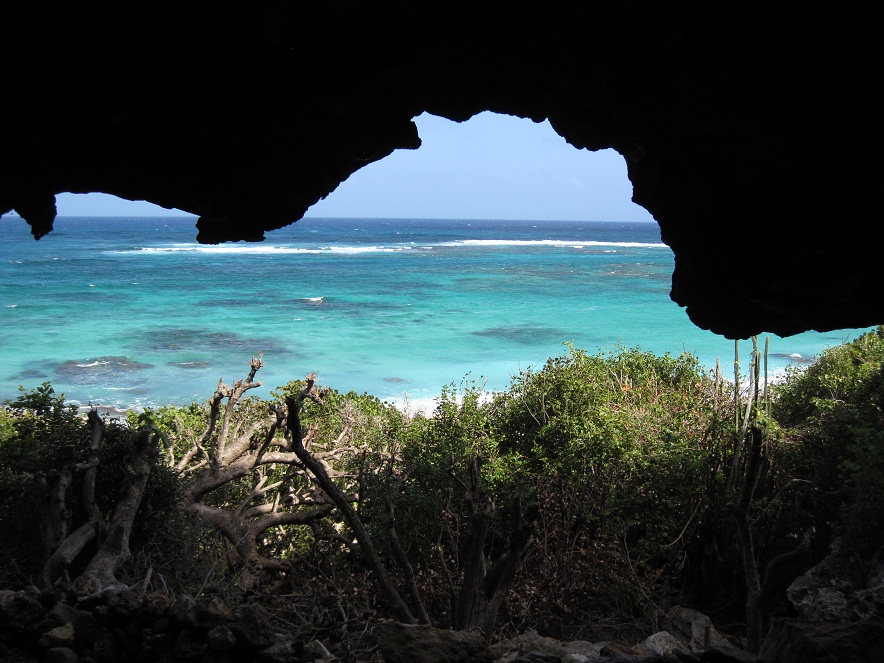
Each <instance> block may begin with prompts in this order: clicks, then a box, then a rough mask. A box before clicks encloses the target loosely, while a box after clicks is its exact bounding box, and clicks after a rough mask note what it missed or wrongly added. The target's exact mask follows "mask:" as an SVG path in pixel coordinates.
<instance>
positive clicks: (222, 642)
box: [206, 626, 236, 651]
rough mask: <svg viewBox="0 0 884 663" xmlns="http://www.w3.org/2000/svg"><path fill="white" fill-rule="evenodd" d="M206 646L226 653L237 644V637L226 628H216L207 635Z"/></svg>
mask: <svg viewBox="0 0 884 663" xmlns="http://www.w3.org/2000/svg"><path fill="white" fill-rule="evenodd" d="M206 644H207V645H209V647H210V648H211V649H215V650H218V651H226V650H228V649H230V648H231V647H233V646H234V645H235V644H236V636H235V635H233V631H231V630H230V629H229V628H227V627H226V626H216V627H215V628H213V629H212V630H210V631H209V632H208V633H206Z"/></svg>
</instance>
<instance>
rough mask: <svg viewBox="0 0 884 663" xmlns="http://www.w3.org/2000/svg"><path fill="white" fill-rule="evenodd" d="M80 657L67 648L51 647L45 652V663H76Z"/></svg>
mask: <svg viewBox="0 0 884 663" xmlns="http://www.w3.org/2000/svg"><path fill="white" fill-rule="evenodd" d="M79 660H80V657H79V656H77V653H76V652H75V651H74V650H73V649H70V648H69V647H53V648H52V649H50V650H49V651H47V652H46V663H77V661H79Z"/></svg>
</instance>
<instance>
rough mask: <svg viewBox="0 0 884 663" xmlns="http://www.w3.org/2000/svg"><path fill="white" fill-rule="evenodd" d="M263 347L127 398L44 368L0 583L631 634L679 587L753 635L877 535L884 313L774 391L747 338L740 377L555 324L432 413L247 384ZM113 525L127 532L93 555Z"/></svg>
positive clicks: (3, 424) (2, 488)
mask: <svg viewBox="0 0 884 663" xmlns="http://www.w3.org/2000/svg"><path fill="white" fill-rule="evenodd" d="M260 366H261V362H260V360H253V363H252V371H251V372H250V374H249V376H248V377H247V378H246V380H244V381H241V382H238V383H237V384H235V385H233V387H228V386H227V385H223V384H219V387H218V390H217V392H216V394H215V396H214V397H213V399H212V400H211V401H210V402H209V403H207V404H205V405H199V404H193V405H190V406H187V407H165V408H161V409H158V410H155V411H148V412H144V413H140V414H131V415H130V416H129V418H128V420H127V421H106V422H101V421H100V420H98V417H96V416H94V415H92V416H90V417H89V418H85V417H82V416H80V415H78V414H77V412H76V410H75V409H74V408H71V407H69V406H66V405H64V400H63V396H62V395H60V394H56V393H55V392H54V391H53V390H52V388H51V386H49V385H48V384H47V385H43V386H42V387H40V388H38V389H37V390H35V391H33V392H24V391H23V392H22V394H21V395H20V397H19V398H18V399H16V400H15V401H11V402H7V403H6V405H5V408H3V409H2V410H0V569H2V571H0V574H2V575H0V588H16V587H21V586H24V585H27V584H32V583H37V584H43V585H44V586H56V587H70V586H73V587H75V588H77V589H78V591H81V592H88V591H90V588H91V590H94V591H97V590H98V589H106V588H107V587H108V586H109V584H110V585H113V584H114V583H115V582H118V583H119V585H120V586H126V585H134V584H140V585H143V586H144V587H146V588H147V587H150V588H153V589H157V590H162V591H168V592H173V593H176V594H190V595H196V594H200V593H202V594H207V593H216V594H224V595H227V596H228V597H231V598H234V597H236V596H238V595H240V594H241V593H242V592H248V593H249V594H250V595H252V596H254V595H256V594H259V595H262V596H266V597H267V600H268V601H272V600H274V599H273V597H281V596H284V597H286V603H285V605H286V606H287V607H286V610H287V611H290V612H291V613H293V616H291V617H290V621H297V622H298V623H299V624H301V625H302V628H304V629H310V630H314V631H317V632H320V631H324V630H327V631H330V630H332V629H334V628H336V627H337V626H338V625H340V624H341V623H342V622H346V621H348V620H349V621H360V620H366V619H371V618H373V617H376V616H382V615H388V616H396V617H398V618H400V619H407V618H412V619H414V620H416V621H428V622H430V623H432V624H435V625H439V626H450V627H455V628H470V627H478V628H481V629H482V630H483V631H485V632H486V634H487V636H488V637H491V636H492V635H499V634H501V633H507V632H514V631H520V630H523V629H525V628H528V627H533V628H536V629H537V630H538V631H540V632H541V633H544V634H547V635H554V636H561V637H567V638H583V639H601V638H608V637H623V638H628V637H632V636H638V635H640V634H642V633H649V632H651V631H653V630H655V629H656V628H658V626H659V620H660V619H661V617H662V616H663V615H664V614H665V612H666V610H667V608H668V607H669V606H671V605H673V604H675V603H680V604H687V605H693V606H697V607H700V608H701V609H703V610H705V611H706V612H709V613H712V614H713V615H715V616H716V617H718V618H721V619H723V620H724V621H726V622H729V623H735V622H742V623H746V622H747V612H748V615H749V616H748V623H749V644H750V647H752V646H754V647H755V648H757V643H755V644H754V645H753V643H752V637H753V636H752V622H753V620H757V621H758V624H759V625H760V624H761V623H762V622H763V621H764V620H766V619H767V618H768V617H769V616H770V615H771V614H773V613H776V612H778V611H782V610H785V609H787V608H786V607H785V602H784V590H785V587H786V586H787V585H788V583H789V582H790V581H791V579H792V578H794V577H795V575H797V574H798V573H800V572H802V571H803V570H805V569H806V568H808V567H809V566H810V565H811V564H812V563H815V562H817V561H819V559H820V558H821V557H822V556H823V555H824V553H825V550H826V548H827V546H828V544H829V542H831V540H832V539H833V538H834V537H835V536H837V535H840V534H845V533H846V534H850V535H851V536H853V537H856V538H857V539H858V540H860V541H861V542H862V543H863V545H865V546H867V547H868V549H869V550H870V551H871V550H874V549H876V548H877V547H880V545H881V543H882V541H881V536H882V535H881V531H882V525H884V481H882V479H884V439H882V436H884V421H882V416H884V415H882V407H884V329H882V328H879V329H878V331H877V332H872V333H868V334H865V335H864V336H862V337H861V338H859V339H858V340H857V341H855V342H853V343H851V344H849V345H845V346H841V347H837V348H833V349H831V350H829V351H827V352H826V353H825V354H824V355H823V356H822V357H820V358H819V359H818V360H817V361H816V362H815V363H814V364H812V365H811V366H809V367H807V368H806V369H801V370H793V371H791V372H790V373H789V374H788V375H787V377H786V379H785V380H784V381H782V382H780V383H778V384H776V385H774V386H772V387H771V388H770V389H767V390H765V389H764V386H765V381H764V377H763V373H762V372H761V370H760V369H761V366H762V354H761V353H760V352H758V353H755V354H753V355H752V360H751V363H750V365H749V367H748V370H749V379H748V386H747V384H746V380H745V378H744V379H742V381H743V384H734V383H733V382H729V381H727V380H724V379H723V377H722V376H721V375H720V374H718V373H717V372H716V373H708V372H706V371H705V370H704V369H703V368H702V367H701V366H700V364H699V363H698V362H697V360H696V359H694V358H693V357H691V356H690V355H682V356H680V357H672V356H669V355H664V356H662V357H659V356H654V355H652V354H650V353H646V352H642V351H640V350H637V349H620V350H618V351H616V352H612V353H607V354H598V355H590V354H587V353H586V352H584V351H582V350H577V349H574V348H567V350H566V352H565V353H564V354H563V355H562V356H560V357H556V358H552V359H550V360H548V361H547V363H546V364H545V365H544V366H543V367H542V368H540V369H539V370H533V371H526V372H524V373H522V374H521V375H518V376H516V377H515V378H514V379H513V381H512V383H511V385H510V387H509V389H507V390H506V391H505V392H502V393H496V394H488V393H485V392H483V391H482V389H481V388H480V387H479V386H478V385H476V384H473V383H469V382H467V383H464V384H462V385H459V386H454V385H452V386H450V387H448V388H446V389H445V390H443V393H442V395H441V397H440V399H439V401H438V405H437V407H436V410H435V411H434V412H433V413H432V414H431V415H429V416H422V415H407V414H403V413H402V412H400V411H399V410H397V409H395V408H393V407H391V406H390V405H388V404H386V403H383V402H381V401H379V400H378V399H376V398H374V397H372V396H369V395H365V394H362V395H360V394H356V393H349V394H341V393H338V392H336V391H333V390H329V389H323V390H319V389H318V388H317V387H316V386H315V385H314V384H313V378H312V377H308V379H307V380H304V381H294V382H292V383H289V384H288V385H285V386H283V387H281V388H280V389H279V390H278V391H277V392H274V394H273V399H272V400H271V401H269V402H267V401H261V400H259V399H255V398H251V397H249V396H248V395H247V393H246V392H247V391H248V389H250V388H251V387H252V386H254V385H255V383H254V379H255V374H256V372H257V371H258V369H259V368H260ZM323 475H324V478H323ZM139 482H141V483H139ZM89 486H92V487H91V488H90V487H89ZM139 486H141V487H140V488H139ZM90 491H92V492H90ZM137 491H141V492H140V493H139V495H140V496H139V499H138V500H135V503H134V506H135V511H132V513H131V517H132V519H131V522H130V521H126V520H125V517H126V513H128V512H127V511H126V509H125V508H123V506H121V505H123V503H124V502H125V500H126V499H129V502H128V504H129V506H130V507H131V506H132V504H133V499H132V497H133V495H134V494H135V492H137ZM120 523H123V524H122V525H121V524H120ZM127 523H128V525H127ZM127 526H128V530H126V527H127ZM114 527H117V534H114V529H113V528H114ZM121 528H122V529H121ZM124 530H125V531H126V532H128V533H127V534H126V536H128V542H127V543H128V550H130V551H131V554H128V550H127V551H123V553H121V554H119V555H117V557H116V558H115V562H114V563H113V564H111V565H109V566H108V565H107V564H105V566H103V567H101V568H100V569H98V570H96V569H97V567H96V563H95V561H94V560H95V558H96V557H97V556H98V552H96V551H97V550H101V549H103V548H106V547H107V543H108V542H111V541H113V540H114V539H115V537H119V536H123V534H120V532H123V531H124ZM77 532H80V535H79V536H81V538H82V537H85V539H87V540H83V541H81V540H80V539H76V540H74V538H75V537H74V534H75V533H77ZM83 532H86V533H87V534H88V536H86V535H84V534H82V533H83ZM60 550H67V552H66V553H65V554H60V553H59V551H60ZM51 560H54V561H52V563H49V562H50V561H51ZM99 566H100V565H99ZM86 576H88V577H89V578H90V582H91V583H92V584H91V585H90V584H86V585H83V584H82V578H83V577H86ZM75 581H77V582H80V583H81V585H80V586H77V585H76V582H75ZM385 582H388V583H389V586H387V587H385V586H384V583H385ZM71 583H74V584H73V585H71ZM753 615H754V616H753Z"/></svg>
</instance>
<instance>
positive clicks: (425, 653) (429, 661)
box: [378, 622, 493, 663]
mask: <svg viewBox="0 0 884 663" xmlns="http://www.w3.org/2000/svg"><path fill="white" fill-rule="evenodd" d="M378 641H379V645H380V650H381V653H382V654H383V656H384V661H385V663H490V661H492V660H493V656H492V654H491V651H490V649H489V648H488V645H487V644H486V642H485V639H484V638H483V637H482V635H481V634H479V633H476V632H472V631H447V630H442V629H437V628H433V627H432V626H426V625H423V624H400V623H398V622H381V623H380V624H378Z"/></svg>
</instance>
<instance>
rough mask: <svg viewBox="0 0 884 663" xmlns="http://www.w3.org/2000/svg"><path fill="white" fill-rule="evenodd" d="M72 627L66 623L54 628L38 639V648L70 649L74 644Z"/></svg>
mask: <svg viewBox="0 0 884 663" xmlns="http://www.w3.org/2000/svg"><path fill="white" fill-rule="evenodd" d="M74 639H75V633H74V625H73V624H71V623H70V622H68V623H67V624H64V625H62V626H56V627H55V628H54V629H52V630H51V631H48V632H47V633H44V634H43V635H42V636H41V638H40V646H41V647H44V648H46V649H49V648H52V647H70V646H71V645H72V644H74Z"/></svg>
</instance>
